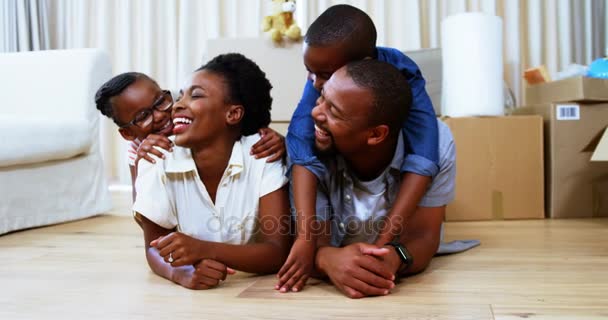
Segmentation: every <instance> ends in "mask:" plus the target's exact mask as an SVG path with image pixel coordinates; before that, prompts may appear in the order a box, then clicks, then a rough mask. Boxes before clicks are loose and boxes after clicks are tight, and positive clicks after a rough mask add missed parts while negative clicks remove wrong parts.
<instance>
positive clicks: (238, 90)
mask: <svg viewBox="0 0 608 320" xmlns="http://www.w3.org/2000/svg"><path fill="white" fill-rule="evenodd" d="M271 88H272V86H271V85H270V82H269V81H268V79H267V78H266V76H265V74H264V72H262V71H261V70H260V68H259V67H258V66H257V65H256V64H255V63H254V62H252V61H251V60H249V59H247V58H245V57H244V56H242V55H240V54H226V55H220V56H218V57H216V58H214V59H213V60H211V61H210V62H209V63H207V64H206V65H204V66H203V67H201V68H200V69H198V70H196V71H195V72H194V73H193V75H192V76H191V79H190V81H189V83H188V84H187V85H186V86H185V87H184V88H183V89H182V90H181V91H180V98H179V99H178V100H177V101H176V102H175V104H174V106H173V111H172V119H173V123H174V128H173V133H174V134H175V141H174V142H175V144H176V147H175V148H173V152H170V153H169V152H165V151H164V150H163V152H164V154H165V156H164V159H163V158H158V157H156V163H155V164H151V163H149V162H147V161H142V162H141V163H140V164H139V168H138V170H139V171H138V175H137V181H136V189H137V198H136V200H135V204H134V205H133V210H134V211H135V218H136V220H137V221H138V223H139V224H140V226H141V227H142V229H143V231H144V239H145V244H146V258H147V260H148V264H149V265H150V268H151V269H152V270H153V271H154V272H155V273H156V274H158V275H160V276H162V277H164V278H167V279H169V280H172V281H174V282H176V283H178V284H180V285H182V286H184V287H187V288H191V289H209V288H212V287H214V286H217V285H218V284H219V283H220V281H222V280H224V279H225V278H226V275H227V274H232V273H233V272H234V270H233V269H237V270H242V271H245V272H250V273H275V272H277V271H278V270H279V268H280V267H281V265H282V264H283V262H284V261H285V258H286V257H287V254H288V252H289V233H288V232H287V230H285V229H282V227H287V226H288V221H289V200H288V195H287V190H286V183H287V179H286V178H285V175H284V173H285V168H284V166H283V165H282V163H281V162H280V161H277V162H266V158H261V159H255V158H254V157H253V156H251V155H250V152H249V150H250V149H251V146H252V145H253V144H254V143H255V142H257V141H258V140H259V139H260V136H259V135H258V134H256V132H258V130H259V129H260V128H263V127H266V126H268V124H269V123H270V106H271V103H272V98H271V97H270V89H271ZM159 150H160V149H159Z"/></svg>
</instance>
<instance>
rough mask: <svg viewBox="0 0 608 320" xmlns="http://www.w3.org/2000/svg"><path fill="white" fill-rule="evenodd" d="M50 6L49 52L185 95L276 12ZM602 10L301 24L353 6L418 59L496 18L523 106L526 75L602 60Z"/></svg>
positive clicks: (451, 6) (263, 0)
mask: <svg viewBox="0 0 608 320" xmlns="http://www.w3.org/2000/svg"><path fill="white" fill-rule="evenodd" d="M46 1H47V3H48V6H49V9H50V25H51V27H50V29H51V33H50V34H51V39H50V40H51V46H52V48H77V47H101V48H105V49H107V50H108V51H109V52H110V54H111V58H112V62H113V68H114V73H115V74H118V73H121V72H124V71H131V70H136V71H141V72H144V73H147V74H149V75H151V76H152V77H153V78H155V79H157V80H158V82H159V83H160V85H161V86H163V87H167V88H176V87H178V86H179V81H181V79H183V78H184V76H185V75H187V74H189V73H190V72H191V71H192V70H194V69H195V68H196V67H198V66H200V64H201V63H202V62H203V61H202V57H203V56H204V53H205V51H206V47H205V46H206V40H207V39H209V38H216V37H259V36H262V32H261V30H260V23H261V19H262V18H263V16H264V15H266V14H269V13H270V11H271V8H272V3H271V1H270V0H165V1H163V0H89V1H80V0H46ZM604 1H605V0H527V1H526V0H353V1H330V0H308V1H304V0H301V1H298V3H297V10H296V19H297V22H298V24H299V25H300V26H301V27H302V29H303V30H304V31H305V30H306V27H307V26H308V25H310V23H311V22H312V21H313V20H314V19H315V18H316V17H317V16H318V15H319V14H320V13H321V12H323V11H324V10H325V9H326V8H327V7H329V6H331V5H334V4H337V3H349V4H352V5H354V6H356V7H359V8H361V9H362V10H364V11H366V12H367V13H368V14H369V15H370V16H371V17H372V19H373V20H374V22H375V24H376V27H377V29H378V44H379V45H384V46H391V47H396V48H399V49H401V50H413V49H419V48H431V47H439V46H440V43H441V32H440V30H441V27H440V26H441V21H442V20H443V19H444V18H445V17H447V16H449V15H452V14H455V13H460V12H466V11H483V12H486V13H490V14H495V15H498V16H500V17H501V18H502V19H503V26H504V37H503V41H504V63H505V81H506V82H507V84H508V85H509V86H510V87H511V88H512V89H513V91H514V92H515V95H516V99H517V101H518V102H519V101H521V91H522V88H523V83H522V81H521V76H522V72H523V70H524V69H526V68H528V67H531V66H537V65H540V64H545V65H546V66H547V68H548V70H549V71H550V72H556V71H559V70H560V69H562V68H564V67H566V66H567V65H569V64H571V63H580V64H589V63H590V62H591V61H592V60H593V59H594V58H597V57H600V56H603V55H604V54H605V48H606V40H605V36H606V31H605V28H606V23H605V18H606V10H607V9H606V7H605V3H604ZM3 6H6V5H5V2H3ZM4 24H6V23H4ZM234 50H235V51H238V48H235V49H234ZM106 125H107V127H106V128H105V131H104V132H105V133H104V134H105V135H106V138H104V145H105V149H106V150H105V153H106V154H109V156H107V157H110V158H111V159H112V161H113V164H112V165H110V168H108V169H109V170H111V171H112V172H113V176H114V177H115V178H116V177H120V181H122V182H125V183H128V181H129V180H128V178H127V177H128V173H127V171H126V165H125V164H124V161H123V159H124V158H123V154H122V152H123V151H122V149H121V146H120V141H121V140H120V139H119V138H118V137H117V136H116V134H115V131H116V130H115V128H113V127H112V126H111V124H109V123H106Z"/></svg>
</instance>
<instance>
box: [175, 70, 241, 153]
mask: <svg viewBox="0 0 608 320" xmlns="http://www.w3.org/2000/svg"><path fill="white" fill-rule="evenodd" d="M227 90H228V87H227V85H226V82H225V80H224V77H223V76H221V75H219V74H216V73H213V72H209V71H206V70H201V71H197V72H195V73H194V74H193V75H192V77H191V78H190V81H189V82H188V83H187V84H186V85H185V87H184V88H183V89H182V90H180V97H179V99H178V100H177V102H176V103H175V104H174V106H173V114H172V117H173V124H174V127H173V134H175V144H176V145H179V146H182V147H186V148H192V147H195V146H197V145H200V144H201V143H205V142H206V141H209V139H210V138H213V137H214V136H218V135H220V134H221V133H223V132H224V131H225V130H229V129H230V128H229V125H230V124H229V123H228V118H227V117H228V114H229V112H230V109H231V106H232V105H231V104H230V103H229V102H228V101H227V100H228V92H227Z"/></svg>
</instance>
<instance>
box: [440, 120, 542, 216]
mask: <svg viewBox="0 0 608 320" xmlns="http://www.w3.org/2000/svg"><path fill="white" fill-rule="evenodd" d="M445 122H446V123H447V124H448V126H449V127H450V128H451V130H452V134H453V135H454V141H455V144H456V159H457V161H456V197H455V199H454V201H452V203H451V204H449V205H448V207H447V212H446V220H448V221H457V220H490V219H529V218H539V219H540V218H544V216H545V213H544V197H543V191H544V189H543V187H544V186H543V183H544V182H543V181H544V179H543V172H544V171H543V123H542V118H541V117H540V116H511V117H465V118H447V119H445Z"/></svg>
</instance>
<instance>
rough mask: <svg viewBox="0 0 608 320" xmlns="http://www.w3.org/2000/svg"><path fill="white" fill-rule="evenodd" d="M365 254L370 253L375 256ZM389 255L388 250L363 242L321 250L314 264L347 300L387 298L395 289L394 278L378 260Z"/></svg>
mask: <svg viewBox="0 0 608 320" xmlns="http://www.w3.org/2000/svg"><path fill="white" fill-rule="evenodd" d="M373 249H375V251H372V250H373ZM364 252H370V253H371V252H373V253H374V255H373V256H372V255H370V254H364ZM388 253H389V250H388V249H387V248H380V247H377V246H374V245H371V244H365V243H355V244H351V245H349V246H346V247H344V248H332V247H322V248H320V249H319V253H318V254H317V259H318V262H317V265H318V266H319V268H320V269H321V271H323V272H325V274H327V276H328V277H329V279H330V280H331V281H332V283H333V284H334V285H335V286H336V287H337V288H338V290H340V291H341V292H343V293H344V294H345V295H346V296H348V297H349V298H354V299H357V298H363V297H367V296H380V295H386V294H388V293H389V292H390V289H392V288H393V287H394V286H395V284H394V283H393V280H394V279H395V276H394V274H393V272H392V270H389V268H387V266H386V265H385V264H384V263H382V261H381V260H380V259H378V258H377V257H384V256H385V255H387V254H388Z"/></svg>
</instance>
